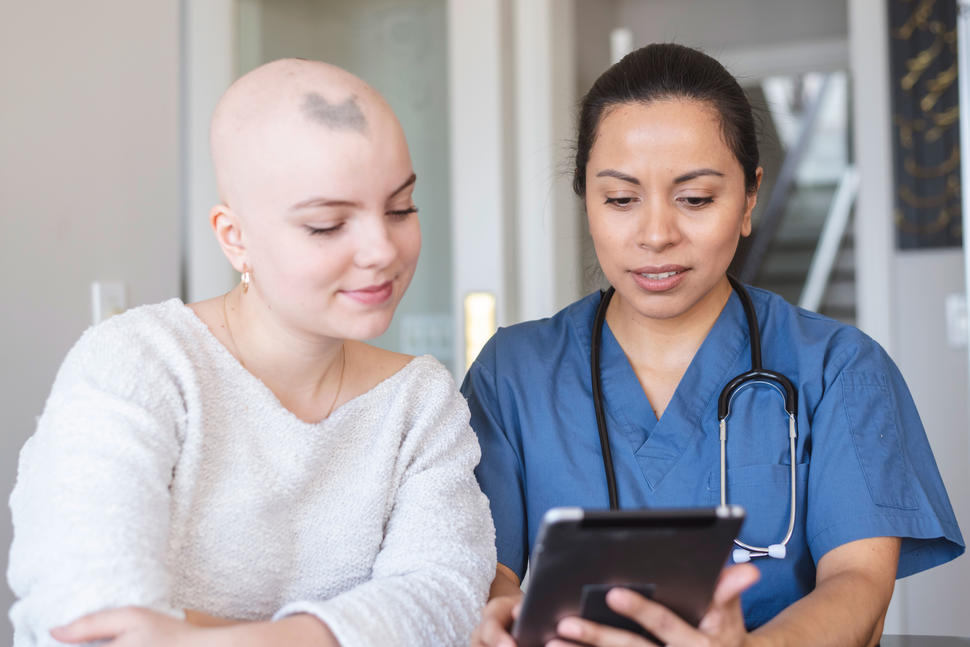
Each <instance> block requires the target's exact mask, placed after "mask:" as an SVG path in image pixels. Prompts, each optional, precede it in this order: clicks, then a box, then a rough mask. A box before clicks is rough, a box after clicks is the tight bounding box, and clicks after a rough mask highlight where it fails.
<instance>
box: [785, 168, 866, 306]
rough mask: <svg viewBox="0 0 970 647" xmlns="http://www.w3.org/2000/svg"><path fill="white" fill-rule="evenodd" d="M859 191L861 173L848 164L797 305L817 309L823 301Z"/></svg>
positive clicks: (826, 217)
mask: <svg viewBox="0 0 970 647" xmlns="http://www.w3.org/2000/svg"><path fill="white" fill-rule="evenodd" d="M858 192H859V172H858V171H857V170H856V168H855V166H851V165H850V166H847V167H846V169H845V171H844V172H843V173H842V178H841V179H840V180H839V185H838V187H836V189H835V195H834V196H833V198H832V204H831V205H830V206H829V212H828V214H827V215H826V216H825V224H824V225H822V233H821V235H820V236H819V240H818V246H817V247H816V248H815V253H814V254H813V255H812V263H811V265H809V268H808V277H807V278H806V279H805V287H804V288H802V295H801V298H799V300H798V305H799V306H800V307H802V308H805V309H807V310H814V311H818V308H819V306H820V305H821V304H822V298H823V297H824V296H825V289H826V288H827V287H828V284H829V277H830V276H831V275H832V269H833V268H834V267H835V262H836V259H837V258H838V255H839V249H840V248H841V247H842V239H843V237H844V236H845V230H846V228H847V227H848V225H849V214H851V213H852V205H853V204H855V198H856V194H857V193H858Z"/></svg>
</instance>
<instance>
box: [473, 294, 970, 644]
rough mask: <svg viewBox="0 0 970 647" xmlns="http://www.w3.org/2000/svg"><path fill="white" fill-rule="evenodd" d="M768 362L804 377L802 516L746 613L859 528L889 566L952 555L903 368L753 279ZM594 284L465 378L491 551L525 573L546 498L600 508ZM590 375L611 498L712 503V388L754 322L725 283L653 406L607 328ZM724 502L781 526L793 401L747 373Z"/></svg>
mask: <svg viewBox="0 0 970 647" xmlns="http://www.w3.org/2000/svg"><path fill="white" fill-rule="evenodd" d="M749 292H750V293H751V297H752V300H753V301H754V305H755V310H756V312H757V315H758V321H759V324H760V330H761V339H762V346H763V348H762V358H763V359H762V361H763V364H764V366H765V368H767V369H770V370H774V371H779V372H781V373H784V374H785V375H786V376H788V378H789V379H790V380H791V381H792V383H793V384H794V385H795V387H796V388H797V390H798V441H797V447H796V457H797V459H796V462H797V468H796V469H797V501H798V503H797V508H796V511H797V518H796V523H795V530H794V534H793V535H792V538H791V541H790V542H789V544H788V556H787V557H786V558H785V559H783V560H778V559H772V558H759V559H756V560H754V561H753V563H755V564H756V565H757V566H758V567H759V568H760V569H761V580H760V581H759V582H758V583H757V584H756V585H755V586H754V587H753V588H752V589H751V590H750V591H748V592H747V593H746V594H745V595H744V596H743V598H742V602H743V607H744V616H745V621H746V623H747V625H748V628H749V629H753V628H755V627H757V626H760V625H761V624H764V623H765V622H767V621H768V620H770V619H771V618H773V617H774V616H775V615H776V614H777V613H778V612H779V611H781V610H782V609H784V608H785V607H787V606H789V605H790V604H791V603H793V602H795V601H796V600H798V599H799V598H801V597H802V596H804V595H805V594H807V593H809V592H810V591H811V590H812V589H813V588H814V586H815V565H816V563H817V562H818V560H819V559H820V558H821V557H822V555H824V554H825V553H826V552H828V551H829V550H831V549H832V548H835V547H837V546H840V545H841V544H844V543H846V542H849V541H853V540H855V539H861V538H866V537H879V536H895V537H902V538H903V543H902V552H901V554H900V558H899V570H898V573H897V577H904V576H906V575H910V574H912V573H916V572H918V571H922V570H924V569H927V568H930V567H932V566H936V565H937V564H942V563H943V562H946V561H948V560H951V559H953V558H955V557H957V556H958V555H960V554H961V553H962V552H963V550H964V543H963V538H962V536H961V534H960V529H959V527H958V526H957V522H956V519H955V518H954V515H953V510H952V508H951V507H950V502H949V499H948V497H947V494H946V490H945V489H944V487H943V482H942V480H941V479H940V474H939V470H938V469H937V467H936V462H935V461H934V459H933V453H932V452H931V450H930V447H929V443H928V442H927V440H926V434H925V432H924V431H923V426H922V423H921V422H920V419H919V415H918V414H917V412H916V407H915V405H914V404H913V400H912V398H911V396H910V394H909V390H908V389H907V387H906V384H905V383H904V381H903V378H902V376H901V375H900V373H899V370H898V369H897V368H896V366H895V365H894V364H893V362H892V360H890V359H889V357H888V356H887V355H886V353H885V351H883V349H882V348H881V347H880V346H879V345H878V344H877V343H876V342H874V341H873V340H872V339H870V338H869V337H867V336H866V335H864V334H863V333H862V332H860V331H859V330H857V329H856V328H853V327H851V326H847V325H844V324H840V323H838V322H836V321H833V320H831V319H828V318H827V317H823V316H821V315H818V314H815V313H813V312H808V311H805V310H802V309H799V308H795V307H794V306H791V305H790V304H788V303H787V302H785V301H784V300H783V299H782V298H781V297H779V296H777V295H775V294H772V293H770V292H766V291H764V290H759V289H756V288H749ZM599 300H600V294H599V292H596V293H593V294H591V295H589V296H588V297H586V298H584V299H582V300H580V301H578V302H576V303H574V304H572V305H570V306H568V307H567V308H565V309H564V310H562V311H561V312H559V313H558V314H556V315H555V316H554V317H552V318H549V319H543V320H540V321H532V322H527V323H523V324H518V325H515V326H511V327H509V328H503V329H501V330H499V331H498V332H497V333H496V334H495V336H494V337H493V338H492V339H491V340H490V341H489V342H488V344H487V345H486V346H485V348H484V349H483V350H482V352H481V354H480V355H479V357H478V359H477V360H476V361H475V363H474V364H473V365H472V367H471V369H470V370H469V372H468V375H467V376H466V377H465V380H464V383H463V384H462V392H463V393H464V394H465V396H466V398H467V399H468V405H469V408H470V410H471V425H472V427H473V428H474V430H475V432H476V433H477V435H478V439H479V442H480V443H481V447H482V460H481V463H480V464H479V466H478V468H477V470H476V474H477V476H478V480H479V483H480V484H481V486H482V489H483V490H484V491H485V494H486V495H488V498H489V500H490V502H491V509H492V516H493V517H494V520H495V527H496V542H497V545H498V559H499V562H501V563H502V564H505V565H506V566H508V567H509V568H511V569H512V570H513V571H515V572H516V574H517V575H518V576H519V577H520V578H521V577H522V576H523V575H524V573H525V570H526V565H527V563H528V557H529V554H530V552H531V549H532V546H533V544H534V542H535V538H536V532H537V531H538V528H539V522H540V520H541V518H542V515H543V514H544V513H545V512H546V510H548V509H549V508H551V507H554V506H580V507H584V508H601V509H602V508H607V507H609V496H608V494H607V487H606V477H605V475H604V471H603V462H602V460H603V459H602V452H601V449H600V445H599V435H598V433H597V429H596V417H595V413H594V411H593V401H592V388H591V385H590V379H591V376H590V338H591V335H592V326H593V317H594V315H595V312H596V307H597V305H598V304H599ZM601 367H602V369H601V374H602V385H603V399H604V408H605V411H606V418H607V426H608V429H609V435H610V448H611V450H612V453H613V461H614V465H615V469H616V480H617V487H618V491H619V492H618V494H619V503H620V507H622V508H640V507H690V506H715V505H717V504H718V503H719V496H720V495H719V482H720V476H719V470H718V464H719V451H720V450H719V444H718V424H717V399H718V395H719V394H720V392H721V389H722V388H723V387H724V385H725V384H726V383H727V382H728V381H729V380H730V379H731V378H733V377H734V376H735V375H738V374H739V373H742V372H745V371H747V370H749V368H750V345H749V340H748V328H747V323H746V320H745V317H744V311H743V308H742V306H741V302H740V300H739V299H738V296H737V295H736V294H733V293H732V295H731V298H730V299H729V300H728V302H727V304H726V306H725V307H724V310H723V311H722V312H721V314H720V316H719V317H718V319H717V321H716V323H715V324H714V327H713V328H712V329H711V331H710V333H709V334H708V336H707V339H705V340H704V343H703V344H702V345H701V347H700V349H699V350H698V352H697V354H696V356H695V357H694V359H693V361H692V362H691V364H690V366H689V367H688V369H687V372H686V373H685V374H684V377H683V378H682V379H681V381H680V383H679V384H678V386H677V390H676V392H675V393H674V396H673V399H672V400H671V401H670V404H669V405H668V406H667V409H666V410H665V411H664V413H663V416H662V417H661V418H660V420H657V418H656V416H655V415H654V413H653V410H652V408H651V406H650V403H649V401H648V400H647V397H646V395H645V394H644V392H643V389H642V388H641V386H640V383H639V381H638V380H637V377H636V375H635V374H634V372H633V369H632V367H631V366H630V363H629V361H628V360H627V358H626V356H625V355H624V353H623V350H622V349H621V347H620V345H619V344H618V343H617V341H616V338H615V337H614V336H613V333H612V332H611V331H610V329H609V326H608V325H604V327H603V337H602V351H601ZM727 432H728V440H727V447H728V448H727V465H728V474H727V490H728V502H729V503H734V504H740V505H742V506H744V507H745V509H746V510H747V518H746V520H745V522H744V525H743V527H742V529H741V534H740V538H741V539H742V540H743V541H745V542H747V543H749V544H753V545H756V546H766V545H768V544H772V543H777V542H779V541H781V539H782V538H783V537H784V535H785V531H786V530H787V527H788V518H789V510H788V500H789V496H790V490H789V474H790V460H789V446H788V424H787V414H786V413H785V411H784V406H783V400H782V398H781V396H780V395H779V394H778V392H777V391H776V390H775V389H774V388H772V387H771V386H768V385H761V384H756V385H753V386H750V387H746V388H744V389H742V390H741V391H740V392H739V393H738V394H737V395H736V397H735V398H734V400H733V403H732V406H731V415H730V416H729V417H728V428H727Z"/></svg>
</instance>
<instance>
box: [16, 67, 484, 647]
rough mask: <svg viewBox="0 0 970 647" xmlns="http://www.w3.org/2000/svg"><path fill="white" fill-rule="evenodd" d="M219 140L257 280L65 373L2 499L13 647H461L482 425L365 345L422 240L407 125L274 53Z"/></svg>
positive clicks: (234, 237)
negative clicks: (6, 510) (8, 537)
mask: <svg viewBox="0 0 970 647" xmlns="http://www.w3.org/2000/svg"><path fill="white" fill-rule="evenodd" d="M211 144H212V153H213V159H214V163H215V167H216V174H217V178H218V183H219V191H220V199H221V203H220V204H218V205H216V206H215V207H214V208H213V209H212V211H211V213H210V215H209V219H210V222H211V225H212V229H213V231H214V232H215V235H216V238H217V239H218V241H219V244H220V246H221V247H222V250H223V252H224V253H225V255H226V257H227V258H228V259H229V262H230V263H231V264H232V266H233V267H234V268H235V269H236V270H237V271H239V273H240V275H241V282H240V284H239V285H238V286H237V287H235V288H234V289H232V290H230V291H229V292H228V293H226V294H225V295H222V296H220V297H217V298H215V299H211V300H208V301H203V302H200V303H193V304H189V305H185V304H183V303H182V302H181V301H179V300H177V299H172V300H170V301H166V302H164V303H160V304H156V305H150V306H142V307H139V308H135V309H133V310H130V311H128V312H127V313H125V314H123V315H119V316H116V317H113V318H112V319H110V320H108V321H106V322H104V323H102V324H99V325H98V326H95V327H94V328H92V329H90V330H88V331H87V332H86V333H85V334H84V335H83V337H82V338H81V340H80V341H79V342H78V343H77V344H76V345H75V346H74V348H73V349H72V350H71V351H70V353H69V354H68V356H67V358H66V359H65V360H64V364H63V365H62V367H61V370H60V372H59V373H58V376H57V379H56V381H55V383H54V387H53V391H52V393H51V396H50V398H49V399H48V402H47V405H46V408H45V410H44V414H43V416H42V417H41V419H40V422H39V424H38V428H37V431H36V433H35V434H34V435H33V436H32V437H31V439H30V440H28V442H27V444H26V445H25V446H24V449H23V451H22V452H21V456H20V469H19V474H18V479H17V484H16V487H15V488H14V492H13V495H12V497H11V502H10V504H11V508H12V511H13V521H14V541H13V546H12V548H11V553H10V571H9V574H8V575H9V581H10V585H11V588H12V589H13V591H14V593H15V594H16V596H17V598H18V600H17V602H16V603H15V604H14V606H13V608H12V609H11V612H10V617H11V619H12V621H13V624H14V631H15V635H14V645H15V647H33V646H42V645H43V646H46V645H60V644H62V643H83V642H86V641H94V640H106V641H107V644H108V645H112V646H115V647H122V646H128V645H138V646H139V647H146V646H152V647H154V646H163V645H206V646H207V647H218V646H219V645H234V646H247V645H288V646H301V645H316V646H332V645H343V646H345V647H346V646H350V645H391V644H407V645H456V644H467V641H468V638H469V635H470V633H471V631H472V629H473V628H474V626H475V623H476V619H477V618H478V616H479V614H480V612H481V609H482V607H483V606H484V603H485V598H486V594H487V591H488V586H489V582H490V580H491V576H492V575H493V574H494V572H495V548H494V531H493V528H492V522H491V518H490V515H489V509H488V502H487V500H486V499H485V497H484V496H483V495H482V493H481V491H480V490H479V488H478V485H477V483H476V481H475V477H474V474H473V468H474V467H475V465H476V464H477V462H478V458H479V450H478V445H477V443H476V440H475V437H474V435H473V433H472V432H471V429H470V428H469V426H468V410H467V408H466V405H465V403H464V400H463V399H462V397H461V396H460V394H459V393H458V391H457V390H456V388H455V385H454V383H453V382H452V380H451V377H450V375H449V373H448V371H447V370H446V369H445V368H444V367H443V366H442V365H441V364H439V363H438V362H437V361H436V360H434V359H433V358H431V357H429V356H424V357H410V356H406V355H400V354H397V353H392V352H388V351H385V350H381V349H378V348H375V347H373V346H369V345H367V344H365V343H364V341H363V340H366V339H370V338H373V337H375V336H377V335H379V334H381V333H382V332H384V331H385V330H386V329H387V327H388V324H389V323H390V321H391V317H392V315H393V314H394V310H395V308H396V306H397V304H398V303H399V302H400V300H401V297H402V296H403V294H404V291H405V290H406V289H407V287H408V283H409V282H410V280H411V277H412V275H413V274H414V269H415V265H416V263H417V259H418V252H419V249H420V246H421V234H420V229H419V226H418V220H417V213H416V212H417V208H416V207H415V205H414V202H413V200H412V191H413V189H414V184H415V174H414V169H413V168H412V165H411V159H410V155H409V153H408V148H407V143H406V142H405V139H404V135H403V133H402V131H401V127H400V124H399V123H398V121H397V119H396V118H395V117H394V115H393V113H392V112H391V110H390V108H389V107H388V105H387V104H386V102H385V101H384V100H383V99H382V98H381V97H380V96H379V95H378V94H377V93H376V92H375V91H374V90H373V89H372V88H370V87H369V86H367V85H366V84H365V83H364V82H362V81H361V80H360V79H357V78H355V77H354V76H352V75H350V74H348V73H347V72H344V71H342V70H340V69H337V68H335V67H332V66H329V65H325V64H322V63H315V62H308V61H299V60H283V61H277V62H274V63H270V64H268V65H264V66H263V67H260V68H258V69H256V70H254V71H253V72H251V73H250V74H247V75H246V76H244V77H242V78H241V79H239V80H238V81H237V82H236V83H235V84H233V85H232V87H230V88H229V90H228V91H227V92H226V94H225V96H224V97H223V98H222V100H221V101H220V103H219V105H218V107H217V109H216V112H215V115H214V117H213V121H212V141H211Z"/></svg>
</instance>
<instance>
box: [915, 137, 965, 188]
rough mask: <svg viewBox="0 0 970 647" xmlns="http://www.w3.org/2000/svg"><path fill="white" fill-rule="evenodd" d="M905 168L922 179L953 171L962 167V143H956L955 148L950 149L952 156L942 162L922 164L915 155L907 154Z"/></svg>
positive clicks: (941, 175) (940, 175)
mask: <svg viewBox="0 0 970 647" xmlns="http://www.w3.org/2000/svg"><path fill="white" fill-rule="evenodd" d="M903 168H904V169H905V170H906V172H907V173H909V174H910V175H912V176H913V177H916V178H920V179H921V180H930V179H933V178H937V177H943V176H944V175H948V174H950V173H953V172H954V171H956V170H957V169H959V168H960V145H959V144H954V146H953V148H952V149H950V156H949V157H948V158H947V159H946V161H944V162H943V163H942V164H937V165H935V166H920V165H919V164H917V163H916V160H915V159H913V157H911V156H906V159H904V160H903Z"/></svg>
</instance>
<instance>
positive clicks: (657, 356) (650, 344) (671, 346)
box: [606, 277, 732, 369]
mask: <svg viewBox="0 0 970 647" xmlns="http://www.w3.org/2000/svg"><path fill="white" fill-rule="evenodd" d="M731 289H732V288H731V284H730V283H729V282H728V280H727V277H724V279H723V280H722V281H721V282H720V283H718V284H717V285H716V286H715V287H714V288H713V289H712V290H711V291H710V292H708V293H707V294H706V295H704V297H702V298H701V299H700V300H699V301H698V302H697V303H695V304H694V305H693V306H692V307H691V308H690V309H689V310H687V311H685V312H683V313H681V314H679V315H677V316H676V317H670V318H663V319H661V318H656V317H647V316H645V315H643V314H641V313H639V312H637V311H636V310H635V309H634V308H633V307H632V304H630V303H629V302H628V301H626V300H624V299H623V297H622V296H620V294H619V293H616V294H614V296H613V299H612V301H611V302H610V305H609V307H608V308H607V311H606V321H607V323H608V324H609V326H610V330H611V331H612V332H613V335H614V336H615V337H616V339H617V341H618V342H619V343H620V346H621V347H622V348H623V350H624V352H625V353H626V355H627V356H628V357H630V358H631V360H633V358H638V359H639V361H640V362H642V363H649V364H653V365H654V367H655V368H664V367H666V368H675V367H682V368H683V369H686V367H687V365H688V364H690V362H691V360H692V359H693V358H694V355H695V354H696V353H697V350H698V349H699V348H700V346H701V344H702V343H703V342H704V339H705V338H707V334H708V333H709V332H710V331H711V328H713V327H714V322H716V321H717V318H718V316H720V314H721V311H722V310H723V309H724V305H725V304H726V303H727V300H728V299H729V298H730V296H731Z"/></svg>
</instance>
